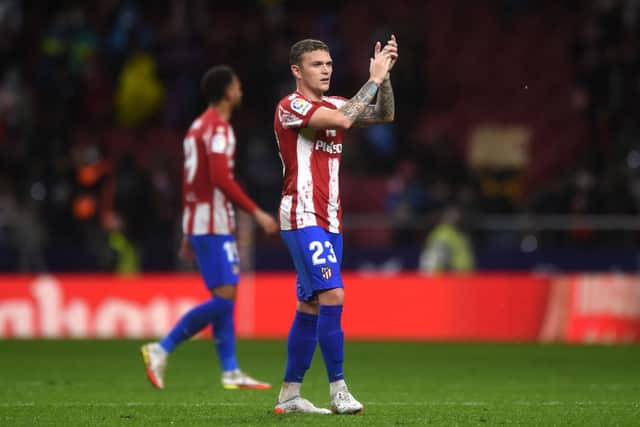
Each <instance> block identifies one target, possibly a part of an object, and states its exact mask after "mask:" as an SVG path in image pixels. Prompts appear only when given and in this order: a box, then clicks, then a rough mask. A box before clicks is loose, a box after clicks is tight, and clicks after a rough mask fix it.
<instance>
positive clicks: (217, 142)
mask: <svg viewBox="0 0 640 427" xmlns="http://www.w3.org/2000/svg"><path fill="white" fill-rule="evenodd" d="M226 146H227V138H226V137H225V136H224V133H216V134H215V135H214V136H213V138H212V139H211V151H212V152H214V153H224V149H225V147H226Z"/></svg>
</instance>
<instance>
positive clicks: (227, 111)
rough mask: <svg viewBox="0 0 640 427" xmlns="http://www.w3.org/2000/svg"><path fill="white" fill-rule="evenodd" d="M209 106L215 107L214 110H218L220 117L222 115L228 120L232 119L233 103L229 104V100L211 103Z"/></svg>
mask: <svg viewBox="0 0 640 427" xmlns="http://www.w3.org/2000/svg"><path fill="white" fill-rule="evenodd" d="M209 108H213V109H214V110H216V111H217V112H218V114H219V115H220V117H222V118H223V119H225V120H226V121H229V119H231V111H232V108H231V104H229V103H228V102H224V101H222V102H218V103H217V104H209Z"/></svg>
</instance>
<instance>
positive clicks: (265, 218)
mask: <svg viewBox="0 0 640 427" xmlns="http://www.w3.org/2000/svg"><path fill="white" fill-rule="evenodd" d="M253 217H254V218H255V220H256V222H257V223H258V225H260V227H262V229H263V230H264V232H265V233H267V234H275V233H276V232H277V231H278V223H277V222H276V220H275V219H274V218H273V217H272V216H271V215H269V214H268V213H266V212H265V211H263V210H262V209H257V210H256V211H255V212H254V213H253Z"/></svg>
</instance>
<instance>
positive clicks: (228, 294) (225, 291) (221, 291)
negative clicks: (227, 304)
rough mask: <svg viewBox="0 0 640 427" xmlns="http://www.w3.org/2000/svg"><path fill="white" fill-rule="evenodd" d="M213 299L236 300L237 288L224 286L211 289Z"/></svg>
mask: <svg viewBox="0 0 640 427" xmlns="http://www.w3.org/2000/svg"><path fill="white" fill-rule="evenodd" d="M211 296H212V297H220V298H224V299H228V300H235V299H236V286H234V285H222V286H218V287H215V288H213V289H211Z"/></svg>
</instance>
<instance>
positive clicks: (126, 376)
mask: <svg viewBox="0 0 640 427" xmlns="http://www.w3.org/2000/svg"><path fill="white" fill-rule="evenodd" d="M140 344H141V342H140V341H126V340H123V341H79V340H66V341H64V340H63V341H53V340H44V341H13V340H5V341H0V425H2V426H4V425H7V426H20V425H25V426H27V425H51V426H57V425H60V426H68V425H105V426H122V425H131V426H147V425H148V426H154V427H155V426H159V425H174V426H175V425H189V426H218V425H250V426H253V425H255V426H271V425H274V426H283V425H305V426H322V425H328V424H327V423H328V422H329V423H330V424H331V425H354V426H366V427H372V426H378V425H380V426H389V425H394V426H395V425H403V426H404V425H408V426H412V425H512V424H516V425H580V426H582V425H588V426H591V425H593V426H596V425H623V426H624V425H637V424H638V420H639V419H640V369H638V360H640V347H639V346H633V345H629V346H574V345H571V346H566V345H535V344H468V343H419V342H406V343H403V342H348V343H347V347H346V358H345V372H346V374H347V380H348V381H349V383H350V385H351V389H352V391H353V392H354V394H355V395H356V397H357V398H358V399H359V400H361V401H362V402H363V403H364V404H365V415H364V416H362V417H335V416H334V417H330V419H331V421H327V419H326V417H317V416H316V417H314V416H306V417H305V416H302V417H303V418H300V416H293V417H290V416H281V415H280V416H279V415H276V414H273V413H272V409H273V405H274V403H275V399H276V398H277V393H278V385H279V382H280V380H281V377H282V374H283V370H284V364H285V359H286V344H285V343H284V342H282V341H240V342H239V343H238V355H239V360H240V363H241V365H242V367H243V369H245V370H247V371H248V372H249V373H251V374H252V375H254V376H256V377H258V378H260V379H263V380H266V381H270V382H272V383H273V384H274V389H273V390H269V391H255V390H233V391H227V390H223V389H222V387H221V386H220V383H219V380H220V376H219V371H218V365H217V361H216V357H215V352H214V350H213V345H212V344H211V343H210V342H209V341H207V340H197V341H192V342H188V343H185V344H184V345H183V346H181V347H180V348H179V349H178V350H177V351H176V353H175V354H174V355H173V356H172V358H171V360H170V363H169V368H168V371H167V379H166V380H167V381H166V382H167V389H166V390H163V391H158V390H154V389H152V388H151V387H150V385H149V384H148V382H147V379H146V377H145V374H144V369H143V366H142V362H141V360H140V356H139V352H138V348H139V346H140ZM302 391H303V395H304V396H306V397H307V398H309V399H310V400H312V401H313V402H314V403H316V404H318V405H321V406H325V407H327V406H328V405H329V397H328V387H327V380H326V374H325V372H324V367H323V364H322V357H321V354H320V351H319V350H317V352H316V354H315V358H314V363H313V365H312V367H311V369H310V370H309V373H308V375H307V377H306V379H305V384H304V386H303V389H302ZM301 419H303V420H304V421H303V422H301V421H300V420H301Z"/></svg>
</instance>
